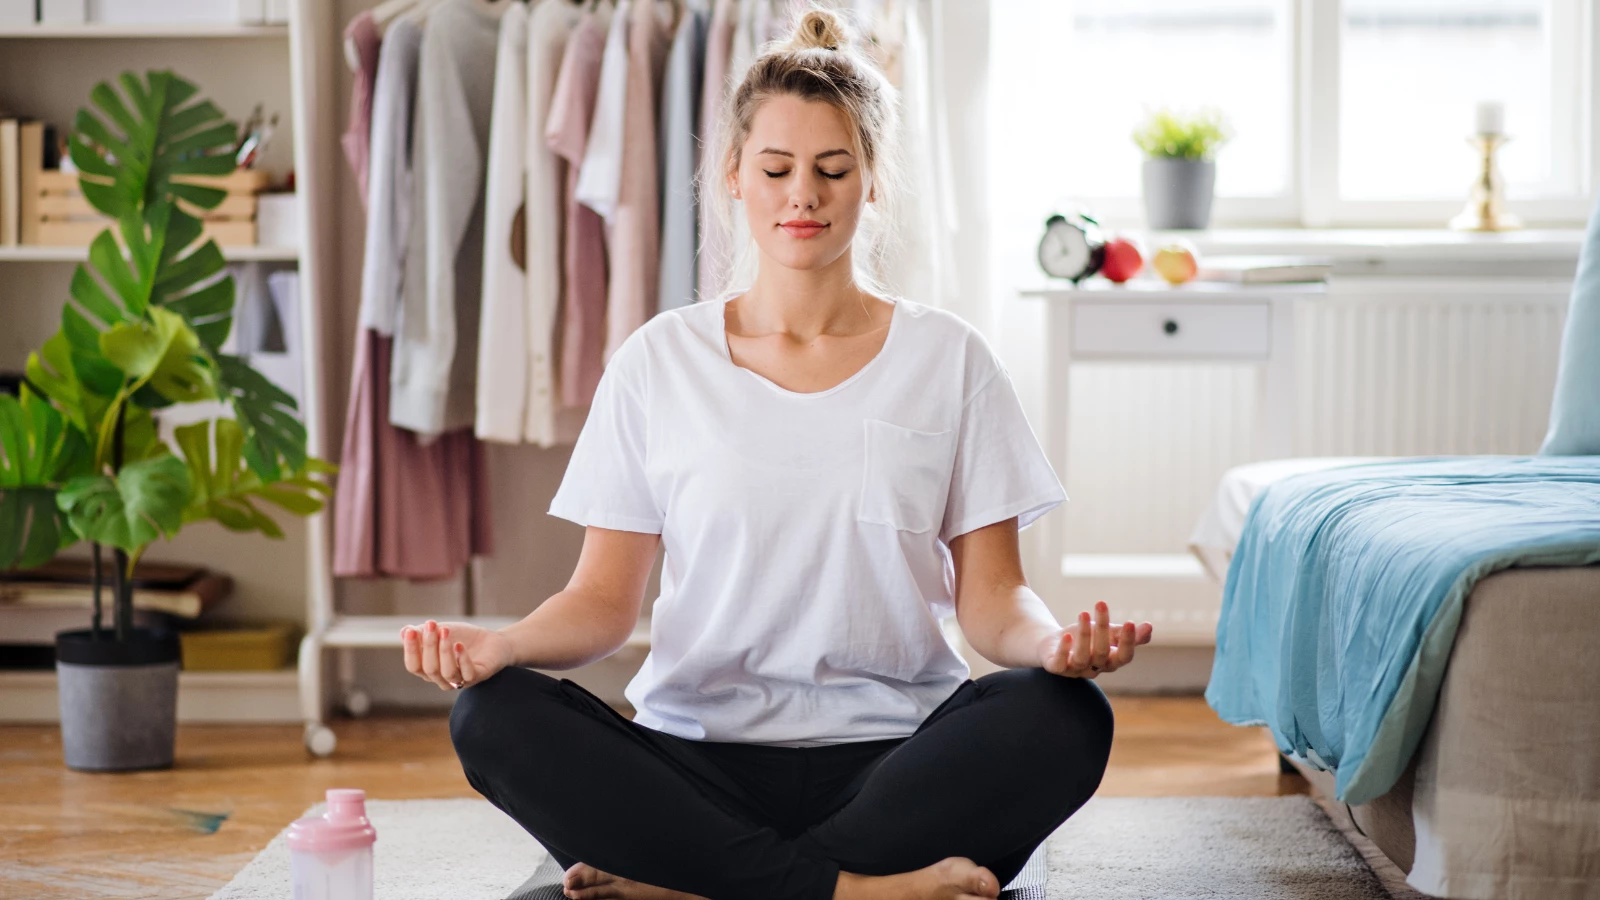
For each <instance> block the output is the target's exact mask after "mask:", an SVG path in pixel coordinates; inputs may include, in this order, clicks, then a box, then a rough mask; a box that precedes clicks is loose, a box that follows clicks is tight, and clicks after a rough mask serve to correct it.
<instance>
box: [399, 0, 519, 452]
mask: <svg viewBox="0 0 1600 900" xmlns="http://www.w3.org/2000/svg"><path fill="white" fill-rule="evenodd" d="M501 9H503V5H502V7H501ZM498 46H499V9H495V8H490V7H486V6H485V5H484V4H482V3H479V2H476V0H445V2H444V3H442V4H440V5H439V6H438V7H435V8H434V9H433V10H432V11H431V12H429V13H428V20H427V23H426V25H425V26H424V28H423V33H422V49H421V58H420V60H419V62H418V69H417V97H416V110H415V114H414V116H413V130H412V137H411V146H412V172H413V184H414V187H413V194H412V207H411V223H410V232H409V235H408V240H407V250H406V263H405V272H404V278H403V280H404V285H403V290H402V300H401V306H400V321H399V324H398V326H397V328H396V329H395V339H394V349H393V358H392V365H393V368H392V370H391V372H390V376H391V377H390V387H391V388H392V393H391V395H390V400H389V421H390V422H391V423H392V424H394V425H396V426H399V427H401V428H408V429H410V430H412V431H415V432H417V433H418V434H419V435H423V436H425V437H431V436H434V435H438V434H440V433H442V432H445V431H452V430H455V429H457V428H470V427H471V426H472V421H473V398H474V395H475V391H476V376H477V358H478V310H479V303H480V299H481V289H482V281H483V202H484V198H483V189H484V177H483V176H484V168H485V163H486V159H487V156H488V152H489V122H490V118H491V116H490V112H491V105H492V103H491V102H492V100H493V97H494V68H495V51H496V49H497V48H498Z"/></svg>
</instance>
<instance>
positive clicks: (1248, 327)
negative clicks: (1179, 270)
mask: <svg viewBox="0 0 1600 900" xmlns="http://www.w3.org/2000/svg"><path fill="white" fill-rule="evenodd" d="M1326 292H1327V285H1326V284H1323V283H1309V284H1271V285H1237V284H1219V283H1214V282H1191V283H1189V284H1185V285H1181V286H1177V287H1173V286H1170V285H1168V284H1166V283H1165V282H1161V281H1146V280H1142V279H1141V280H1138V281H1133V282H1129V283H1128V284H1125V285H1115V284H1111V283H1110V282H1106V281H1101V280H1093V281H1088V282H1085V283H1084V284H1083V285H1081V286H1079V287H1073V286H1072V285H1071V284H1070V283H1068V282H1064V281H1063V282H1055V283H1050V284H1046V285H1041V286H1035V287H1029V288H1024V289H1022V290H1020V291H1019V294H1020V295H1021V296H1023V297H1038V298H1042V299H1043V300H1045V301H1046V302H1047V304H1048V306H1047V308H1046V311H1045V321H1046V387H1045V422H1044V431H1045V435H1044V445H1045V452H1046V453H1047V454H1048V455H1049V457H1050V464H1051V465H1052V466H1053V467H1055V470H1056V475H1057V476H1058V477H1059V478H1060V479H1061V481H1062V482H1063V483H1065V482H1066V480H1067V465H1068V460H1067V433H1068V432H1067V430H1068V428H1069V424H1068V423H1069V413H1070V409H1069V405H1068V398H1069V397H1070V396H1071V391H1070V387H1071V384H1070V380H1069V379H1070V376H1071V371H1072V363H1074V362H1090V361H1093V362H1138V361H1147V362H1177V361H1187V362H1196V361H1199V362H1205V361H1214V362H1218V363H1240V362H1247V363H1256V364H1258V366H1259V369H1258V371H1259V374H1258V381H1257V384H1258V388H1257V389H1258V391H1259V398H1258V402H1257V406H1256V408H1257V410H1258V411H1259V414H1258V416H1257V418H1256V450H1257V455H1258V456H1260V457H1262V458H1275V457H1283V456H1290V455H1292V453H1293V445H1294V421H1295V415H1294V406H1295V396H1296V390H1295V330H1294V308H1295V301H1296V300H1300V299H1306V298H1314V297H1318V296H1321V295H1322V294H1325V293H1326ZM1039 524H1040V525H1041V526H1044V527H1045V532H1044V534H1042V535H1041V541H1042V544H1041V546H1042V547H1043V548H1044V551H1045V556H1044V561H1059V567H1057V566H1055V565H1052V566H1051V567H1050V569H1049V570H1048V571H1050V572H1051V574H1052V575H1059V577H1060V578H1062V579H1079V578H1117V577H1124V578H1141V579H1182V580H1190V579H1203V578H1204V572H1203V570H1202V569H1201V567H1200V564H1199V562H1198V561H1197V560H1195V559H1194V558H1193V557H1191V556H1190V555H1188V554H1185V553H1173V554H1131V553H1130V554H1095V555H1082V554H1078V555H1074V554H1067V553H1065V552H1064V550H1065V548H1063V547H1062V546H1061V540H1062V537H1061V535H1062V531H1063V529H1062V528H1061V526H1060V523H1056V522H1049V521H1041V522H1040V523H1039ZM1169 633H1170V630H1169ZM1207 639H1208V638H1207V635H1206V633H1205V629H1204V628H1203V627H1202V628H1198V629H1197V631H1196V634H1195V635H1194V640H1195V641H1196V642H1204V641H1205V640H1207Z"/></svg>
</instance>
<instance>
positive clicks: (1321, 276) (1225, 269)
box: [1195, 256, 1333, 284]
mask: <svg viewBox="0 0 1600 900" xmlns="http://www.w3.org/2000/svg"><path fill="white" fill-rule="evenodd" d="M1332 271H1333V260H1332V259H1330V258H1328V257H1326V256H1213V257H1207V258H1205V259H1202V260H1201V261H1200V271H1199V272H1198V273H1196V274H1195V280H1196V281H1223V282H1231V283H1234V284H1287V283H1291V282H1297V281H1327V280H1328V275H1329V274H1330V273H1331V272H1332Z"/></svg>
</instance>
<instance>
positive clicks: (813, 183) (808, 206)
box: [789, 168, 822, 213]
mask: <svg viewBox="0 0 1600 900" xmlns="http://www.w3.org/2000/svg"><path fill="white" fill-rule="evenodd" d="M820 182H821V178H820V177H818V176H817V174H816V173H815V172H802V171H800V170H799V169H798V168H797V169H796V176H795V179H794V182H793V184H792V186H791V187H790V189H789V205H790V206H792V207H794V209H795V210H796V211H798V212H802V213H803V212H807V211H809V210H813V209H816V208H817V207H818V206H819V205H821V203H822V197H821V194H822V191H821V187H822V185H821V183H820Z"/></svg>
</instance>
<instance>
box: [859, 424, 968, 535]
mask: <svg viewBox="0 0 1600 900" xmlns="http://www.w3.org/2000/svg"><path fill="white" fill-rule="evenodd" d="M863 424H864V427H865V434H864V440H865V441H866V445H865V451H866V453H865V464H864V467H863V472H862V476H861V491H860V497H859V499H858V503H857V505H856V519H857V521H860V522H869V523H872V524H876V525H888V526H890V527H892V528H898V529H900V530H902V531H913V532H923V531H930V530H932V529H934V528H937V527H938V525H939V520H940V519H941V518H942V517H943V516H944V504H945V500H946V499H947V495H948V494H949V491H950V471H951V468H952V466H954V465H955V453H956V432H955V429H949V430H947V431H918V430H916V429H914V428H906V427H905V426H903V425H896V424H894V423H892V422H885V421H883V420H881V419H865V420H863Z"/></svg>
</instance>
